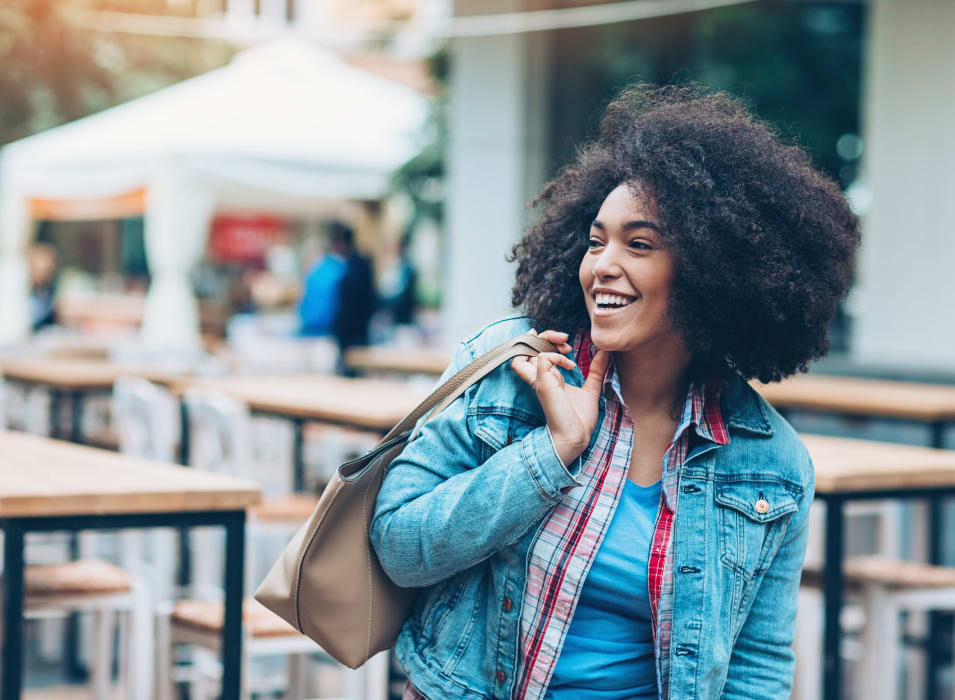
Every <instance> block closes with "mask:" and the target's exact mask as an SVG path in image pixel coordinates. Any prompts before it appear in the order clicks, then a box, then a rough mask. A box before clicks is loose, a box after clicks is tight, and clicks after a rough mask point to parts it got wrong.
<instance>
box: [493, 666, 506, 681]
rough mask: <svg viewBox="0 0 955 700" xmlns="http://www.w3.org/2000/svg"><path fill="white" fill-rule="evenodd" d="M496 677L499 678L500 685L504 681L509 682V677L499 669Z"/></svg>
mask: <svg viewBox="0 0 955 700" xmlns="http://www.w3.org/2000/svg"><path fill="white" fill-rule="evenodd" d="M494 676H495V677H496V678H497V682H498V683H503V682H504V681H506V680H507V676H505V675H504V671H501V670H500V669H498V671H497V673H495V674H494Z"/></svg>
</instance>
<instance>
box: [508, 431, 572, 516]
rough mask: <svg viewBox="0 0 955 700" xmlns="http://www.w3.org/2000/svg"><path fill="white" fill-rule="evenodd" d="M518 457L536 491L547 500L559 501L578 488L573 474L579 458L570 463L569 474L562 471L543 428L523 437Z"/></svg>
mask: <svg viewBox="0 0 955 700" xmlns="http://www.w3.org/2000/svg"><path fill="white" fill-rule="evenodd" d="M521 454H522V456H523V457H524V464H525V465H526V466H527V471H528V472H530V475H531V477H532V478H533V479H534V481H535V482H536V483H537V488H539V489H540V491H541V493H543V494H544V496H546V497H547V498H550V499H551V500H555V501H557V500H560V499H561V498H562V497H563V495H564V494H565V493H567V492H568V491H570V490H571V489H572V488H574V487H576V486H580V482H579V481H577V479H576V478H575V477H574V473H576V472H577V470H579V469H580V465H581V457H578V458H577V459H575V460H574V464H573V465H572V467H571V468H572V469H573V472H572V471H571V469H568V468H567V467H565V466H564V464H563V462H561V461H560V457H558V456H557V448H556V447H555V446H554V439H553V436H552V435H551V434H550V428H548V427H547V426H546V425H545V426H542V427H540V428H535V429H534V430H532V431H530V432H529V433H527V435H525V436H524V439H523V440H521Z"/></svg>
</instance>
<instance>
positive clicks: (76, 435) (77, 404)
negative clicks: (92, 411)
mask: <svg viewBox="0 0 955 700" xmlns="http://www.w3.org/2000/svg"><path fill="white" fill-rule="evenodd" d="M70 442H75V443H76V444H77V445H82V444H83V392H82V391H73V392H71V393H70Z"/></svg>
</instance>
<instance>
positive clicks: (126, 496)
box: [0, 431, 261, 518]
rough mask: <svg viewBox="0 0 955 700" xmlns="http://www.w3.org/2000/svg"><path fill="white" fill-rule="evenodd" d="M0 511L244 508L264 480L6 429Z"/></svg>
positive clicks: (0, 444)
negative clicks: (123, 453) (164, 462)
mask: <svg viewBox="0 0 955 700" xmlns="http://www.w3.org/2000/svg"><path fill="white" fill-rule="evenodd" d="M0 454H2V455H3V458H2V461H0V518H8V517H9V518H15V517H29V516H47V515H99V514H111V515H112V514H117V513H183V512H190V511H204V510H216V511H220V510H241V509H244V508H246V507H248V506H251V505H254V504H256V503H258V502H259V501H260V499H261V491H260V487H259V485H258V484H257V483H255V482H253V481H249V480H246V479H237V478H235V477H231V476H226V475H223V474H212V473H209V472H203V471H199V470H198V469H189V468H187V467H179V466H176V465H172V464H163V463H161V462H152V461H148V460H143V459H136V458H133V457H128V456H126V455H121V454H118V453H116V452H109V451H107V450H100V449H96V448H94V447H85V446H83V445H75V444H73V443H70V442H63V441H61V440H51V439H49V438H44V437H38V436H35V435H27V434H26V433H14V432H9V431H0Z"/></svg>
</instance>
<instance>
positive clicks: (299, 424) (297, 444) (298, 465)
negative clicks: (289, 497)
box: [292, 418, 305, 493]
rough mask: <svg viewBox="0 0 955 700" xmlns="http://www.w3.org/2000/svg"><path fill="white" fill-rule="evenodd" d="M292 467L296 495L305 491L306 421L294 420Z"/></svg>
mask: <svg viewBox="0 0 955 700" xmlns="http://www.w3.org/2000/svg"><path fill="white" fill-rule="evenodd" d="M292 465H293V468H294V470H295V471H294V475H295V477H294V482H293V487H292V488H293V489H294V490H295V493H302V492H303V491H305V421H303V420H302V419H301V418H293V419H292Z"/></svg>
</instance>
